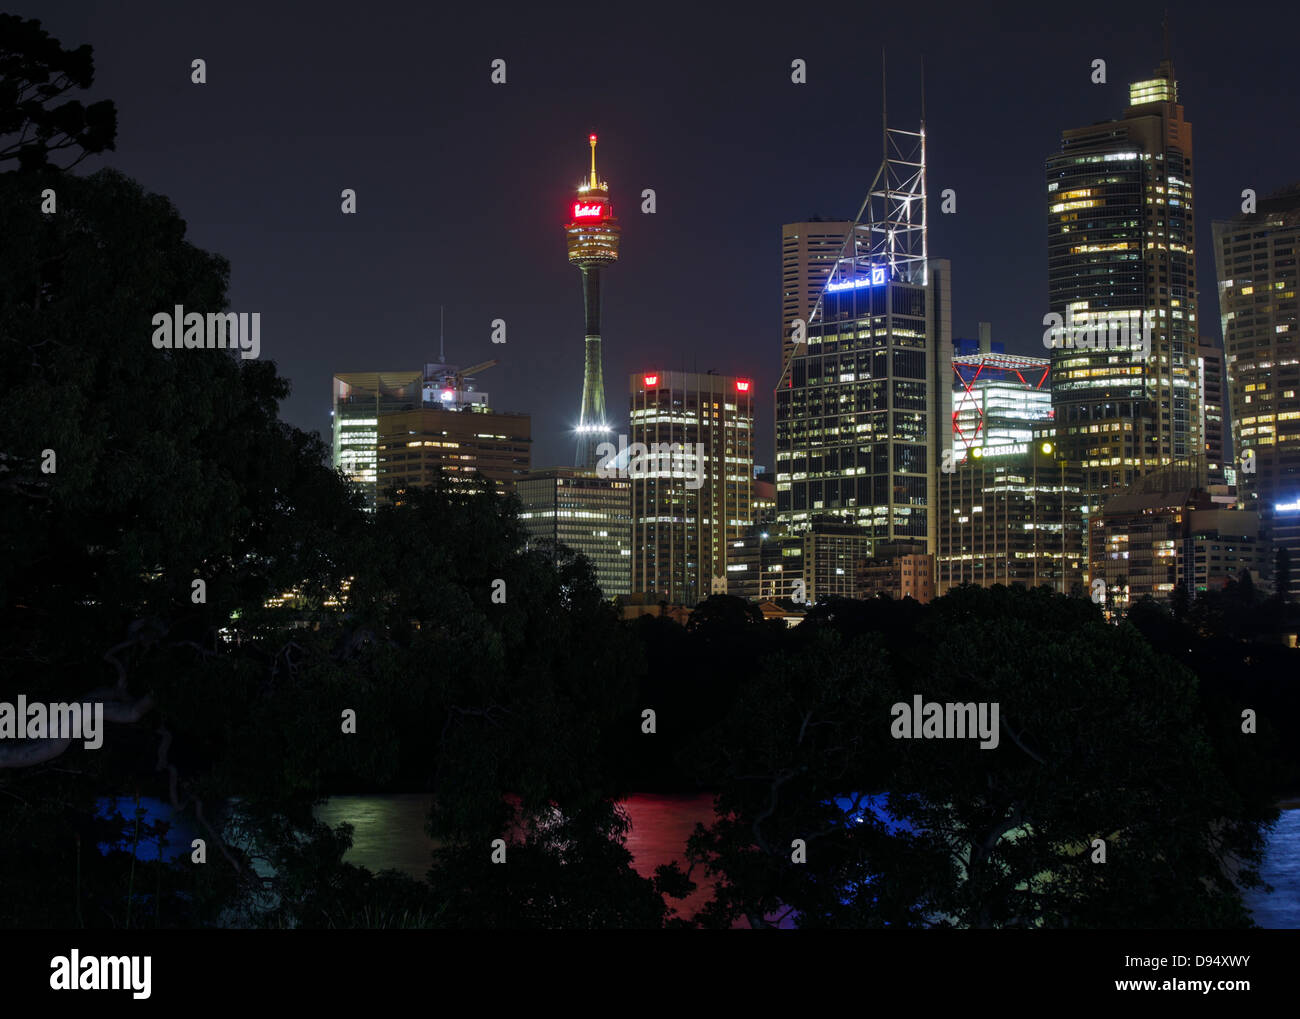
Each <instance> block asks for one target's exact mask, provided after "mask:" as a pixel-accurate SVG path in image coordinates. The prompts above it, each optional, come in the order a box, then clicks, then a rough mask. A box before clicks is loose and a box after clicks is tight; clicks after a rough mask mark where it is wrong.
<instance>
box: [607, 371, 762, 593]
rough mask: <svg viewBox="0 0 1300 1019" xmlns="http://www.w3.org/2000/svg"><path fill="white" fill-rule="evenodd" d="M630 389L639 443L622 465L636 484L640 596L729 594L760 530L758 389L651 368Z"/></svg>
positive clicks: (635, 557) (635, 565) (635, 578)
mask: <svg viewBox="0 0 1300 1019" xmlns="http://www.w3.org/2000/svg"><path fill="white" fill-rule="evenodd" d="M628 391H629V395H630V397H631V415H630V418H631V420H630V426H629V429H628V430H629V432H630V439H631V442H632V446H630V447H629V448H628V451H627V452H626V454H623V453H620V456H619V457H618V459H617V461H616V462H617V464H618V465H619V471H620V472H621V473H623V474H624V475H625V476H627V477H630V478H631V481H632V592H633V593H634V594H638V595H650V596H653V597H654V598H655V600H664V601H667V602H668V603H669V604H672V605H688V606H693V605H695V604H697V603H698V602H700V601H702V600H703V599H705V598H707V597H709V595H710V594H713V593H721V594H726V593H729V592H728V591H727V580H728V569H727V567H728V565H729V562H730V557H731V555H732V550H733V548H734V547H735V545H736V543H737V542H739V541H740V540H741V539H742V538H743V537H744V536H745V533H746V530H747V529H748V528H749V526H750V525H751V524H752V523H753V488H754V383H753V382H752V381H750V380H749V379H740V378H735V377H734V376H729V375H713V374H704V375H700V374H696V373H694V372H678V371H652V372H642V373H640V374H637V375H633V376H631V377H630V378H629V382H628ZM638 444H639V445H638ZM660 451H662V452H660Z"/></svg>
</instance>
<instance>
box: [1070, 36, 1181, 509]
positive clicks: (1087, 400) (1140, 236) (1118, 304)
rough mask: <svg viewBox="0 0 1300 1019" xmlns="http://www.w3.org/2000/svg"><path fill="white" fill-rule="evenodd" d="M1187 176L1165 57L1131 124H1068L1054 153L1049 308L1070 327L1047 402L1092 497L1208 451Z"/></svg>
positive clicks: (1137, 95) (1132, 109)
mask: <svg viewBox="0 0 1300 1019" xmlns="http://www.w3.org/2000/svg"><path fill="white" fill-rule="evenodd" d="M1192 180H1193V176H1192V129H1191V125H1190V124H1188V123H1187V121H1186V120H1184V118H1183V107H1182V106H1181V105H1179V103H1178V83H1177V82H1176V81H1175V80H1174V69H1173V65H1172V63H1171V62H1170V61H1169V60H1167V59H1166V60H1165V61H1164V62H1162V63H1161V65H1160V67H1159V68H1158V69H1157V70H1156V76H1155V78H1153V79H1151V80H1148V81H1139V82H1134V83H1133V84H1132V85H1130V86H1129V106H1128V109H1127V110H1126V111H1125V113H1124V117H1123V119H1121V120H1113V121H1106V122H1103V123H1097V124H1093V125H1091V126H1089V127H1079V128H1072V129H1070V130H1067V131H1065V132H1063V134H1062V140H1061V151H1060V152H1059V153H1057V154H1056V155H1053V156H1051V157H1049V158H1048V160H1047V206H1048V208H1047V213H1048V215H1047V257H1048V268H1047V276H1048V311H1049V313H1050V314H1051V315H1055V316H1057V319H1056V320H1054V321H1053V322H1052V323H1051V325H1053V326H1060V327H1063V329H1064V332H1058V334H1057V335H1056V336H1055V337H1053V340H1054V342H1055V343H1056V345H1055V347H1054V349H1053V350H1052V355H1051V358H1052V382H1051V385H1052V405H1053V408H1054V409H1055V412H1056V413H1055V420H1056V427H1057V442H1058V446H1059V452H1060V454H1061V455H1062V456H1063V457H1064V458H1065V459H1067V460H1069V461H1072V462H1073V461H1079V462H1081V463H1082V466H1083V469H1084V486H1085V490H1086V491H1087V492H1088V494H1089V497H1090V501H1091V503H1092V504H1093V505H1097V504H1098V503H1100V502H1101V501H1103V500H1104V499H1105V498H1106V497H1107V496H1108V495H1109V494H1112V493H1114V492H1115V491H1116V490H1117V489H1119V488H1122V487H1124V486H1126V485H1129V484H1131V483H1132V482H1133V481H1134V480H1135V479H1136V478H1139V477H1141V476H1143V475H1144V474H1146V473H1148V472H1149V471H1151V470H1154V469H1155V468H1157V467H1159V466H1161V465H1163V464H1167V463H1170V462H1171V461H1175V460H1185V459H1192V458H1200V457H1202V456H1203V455H1204V447H1203V440H1202V438H1201V435H1200V422H1201V414H1200V407H1199V384H1198V381H1199V380H1198V370H1197V369H1198V365H1197V319H1196V315H1197V288H1196V240H1195V230H1194V222H1193V211H1194V210H1193V198H1192V195H1193V190H1192ZM1044 325H1049V322H1048V320H1046V319H1045V320H1044ZM1145 329H1149V333H1146V334H1145V336H1144V335H1143V332H1142V331H1143V330H1145ZM1047 339H1048V337H1047V336H1045V341H1046V340H1047ZM1148 353H1149V355H1150V356H1149V357H1148V356H1147V355H1148Z"/></svg>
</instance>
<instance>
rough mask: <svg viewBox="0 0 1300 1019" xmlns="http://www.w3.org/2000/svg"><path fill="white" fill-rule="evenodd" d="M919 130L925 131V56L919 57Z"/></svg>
mask: <svg viewBox="0 0 1300 1019" xmlns="http://www.w3.org/2000/svg"><path fill="white" fill-rule="evenodd" d="M921 130H922V132H924V131H925V57H924V56H922V57H921Z"/></svg>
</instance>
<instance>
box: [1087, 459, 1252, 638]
mask: <svg viewBox="0 0 1300 1019" xmlns="http://www.w3.org/2000/svg"><path fill="white" fill-rule="evenodd" d="M1199 481H1200V478H1199V472H1198V470H1197V469H1196V468H1195V467H1193V466H1188V465H1178V464H1175V465H1172V466H1171V467H1169V468H1166V469H1165V470H1163V471H1160V472H1158V473H1156V474H1154V475H1150V476H1148V477H1147V478H1144V479H1142V480H1140V481H1138V482H1136V483H1135V484H1134V485H1133V486H1131V488H1130V489H1129V490H1128V491H1126V492H1121V493H1119V494H1118V495H1116V496H1114V497H1113V498H1111V499H1110V500H1108V501H1107V503H1106V505H1105V506H1104V507H1103V508H1102V510H1101V512H1100V513H1099V514H1098V515H1097V516H1096V517H1095V518H1093V520H1092V521H1091V527H1090V532H1091V533H1090V536H1089V546H1088V559H1089V575H1090V578H1091V587H1092V592H1093V597H1094V600H1096V599H1097V598H1098V596H1100V599H1101V603H1102V604H1103V605H1104V607H1105V611H1106V613H1107V614H1108V615H1109V616H1111V617H1112V618H1115V617H1119V616H1122V615H1123V614H1124V613H1126V612H1127V611H1128V609H1129V608H1130V607H1131V606H1132V605H1133V604H1134V603H1135V602H1138V601H1141V600H1142V599H1143V598H1146V597H1150V598H1152V599H1154V600H1155V601H1157V602H1168V601H1170V600H1171V599H1172V598H1173V597H1174V592H1175V590H1176V589H1177V588H1178V587H1179V585H1183V586H1184V589H1185V590H1186V591H1187V593H1188V597H1189V598H1193V599H1194V598H1195V597H1196V596H1197V595H1198V594H1204V593H1205V592H1206V591H1207V590H1211V589H1214V588H1219V587H1222V586H1223V585H1225V584H1226V583H1227V582H1228V581H1229V580H1235V579H1236V578H1237V576H1238V575H1239V574H1240V573H1241V571H1242V570H1246V571H1248V572H1249V573H1250V574H1251V577H1252V580H1258V579H1259V576H1260V569H1261V567H1262V565H1263V556H1264V545H1263V543H1262V542H1261V541H1260V539H1259V517H1258V514H1256V513H1254V512H1251V511H1247V510H1235V509H1224V508H1222V507H1219V506H1216V505H1215V504H1214V502H1213V500H1212V499H1211V497H1210V493H1209V492H1208V491H1206V490H1205V489H1203V488H1201V487H1199ZM1099 582H1100V584H1101V585H1102V586H1099Z"/></svg>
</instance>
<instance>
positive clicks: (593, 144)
mask: <svg viewBox="0 0 1300 1019" xmlns="http://www.w3.org/2000/svg"><path fill="white" fill-rule="evenodd" d="M590 141H591V187H592V190H593V191H594V190H595V189H596V188H598V187H600V185H599V184H597V183H596V136H595V135H594V134H593V135H592V136H591V138H590Z"/></svg>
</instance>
